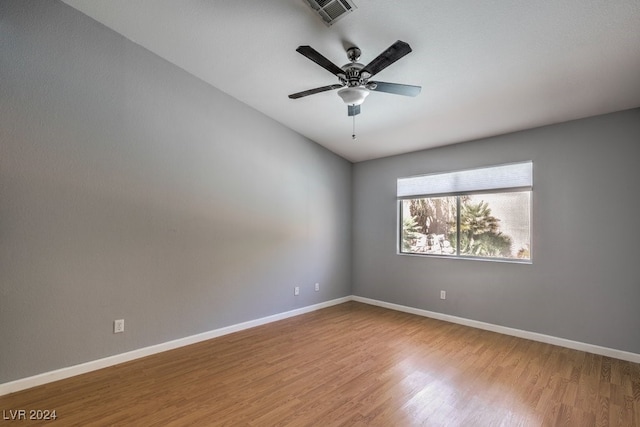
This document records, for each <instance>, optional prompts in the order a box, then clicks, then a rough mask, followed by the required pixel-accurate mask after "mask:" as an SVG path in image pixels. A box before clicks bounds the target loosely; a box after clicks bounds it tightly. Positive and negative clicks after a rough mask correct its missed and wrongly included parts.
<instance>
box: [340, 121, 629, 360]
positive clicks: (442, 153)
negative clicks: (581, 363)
mask: <svg viewBox="0 0 640 427" xmlns="http://www.w3.org/2000/svg"><path fill="white" fill-rule="evenodd" d="M639 144H640V110H639V109H635V110H630V111H625V112H621V113H616V114H611V115H606V116H600V117H595V118H590V119H585V120H579V121H574V122H569V123H564V124H560V125H554V126H548V127H544V128H539V129H534V130H529V131H524V132H518V133H513V134H509V135H504V136H499V137H494V138H489V139H485V140H481V141H474V142H470V143H464V144H458V145H453V146H448V147H442V148H438V149H432V150H426V151H421V152H417V153H412V154H406V155H401V156H396V157H390V158H385V159H380V160H373V161H368V162H363V163H357V164H355V165H354V175H353V194H354V206H353V233H354V234H353V242H352V244H353V254H354V255H353V263H354V264H353V271H352V274H353V280H354V282H353V293H354V295H359V296H363V297H368V298H374V299H378V300H382V301H387V302H392V303H397V304H402V305H406V306H410V307H417V308H421V309H425V310H431V311H435V312H439V313H445V314H450V315H454V316H460V317H464V318H468V319H474V320H479V321H483V322H489V323H493V324H498V325H504V326H508V327H512V328H518V329H522V330H527V331H532V332H538V333H543V334H548V335H552V336H556V337H561V338H566V339H570V340H576V341H580V342H585V343H591V344H596V345H601V346H606V347H611V348H615V349H619V350H626V351H631V352H634V353H640V308H639V307H640V274H639V273H638V265H640V244H639V242H640V227H639V226H638V220H639V218H640V216H639V212H640V197H639V196H638V184H640V166H639V163H638V157H639V155H640V148H639ZM522 160H533V162H534V163H533V167H534V190H533V199H532V200H533V209H532V210H533V211H532V221H533V222H532V232H533V238H532V240H533V242H532V256H533V264H531V265H522V264H509V263H501V262H491V261H472V260H460V259H441V258H426V257H417V256H404V255H397V254H396V230H397V202H396V199H395V186H396V178H398V177H403V176H409V175H415V174H424V173H431V172H440V171H449V170H458V169H466V168H473V167H477V166H485V165H493V164H501V163H509V162H516V161H522ZM441 289H443V290H446V291H447V299H446V300H440V299H439V291H440V290H441Z"/></svg>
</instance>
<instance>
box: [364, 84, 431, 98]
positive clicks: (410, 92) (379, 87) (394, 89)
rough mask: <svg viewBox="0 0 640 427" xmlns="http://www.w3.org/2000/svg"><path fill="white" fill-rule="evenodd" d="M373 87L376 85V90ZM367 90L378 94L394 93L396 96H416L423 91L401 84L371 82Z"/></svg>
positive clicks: (417, 87)
mask: <svg viewBox="0 0 640 427" xmlns="http://www.w3.org/2000/svg"><path fill="white" fill-rule="evenodd" d="M369 85H370V86H369ZM373 85H375V88H374V87H373ZM367 89H370V90H373V91H376V92H386V93H393V94H395V95H404V96H416V95H418V94H419V93H420V91H421V90H422V88H421V87H420V86H412V85H402V84H399V83H387V82H369V83H368V84H367Z"/></svg>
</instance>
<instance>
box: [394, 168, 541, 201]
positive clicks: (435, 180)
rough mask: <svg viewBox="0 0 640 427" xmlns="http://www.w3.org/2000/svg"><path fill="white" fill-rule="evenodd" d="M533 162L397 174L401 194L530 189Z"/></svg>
mask: <svg viewBox="0 0 640 427" xmlns="http://www.w3.org/2000/svg"><path fill="white" fill-rule="evenodd" d="M532 186H533V162H531V161H528V162H522V163H511V164H507V165H499V166H490V167H484V168H478V169H468V170H462V171H457V172H446V173H434V174H428V175H419V176H412V177H407V178H398V198H403V197H416V196H435V195H451V194H460V193H473V192H481V191H488V190H507V189H523V190H524V189H531V187H532Z"/></svg>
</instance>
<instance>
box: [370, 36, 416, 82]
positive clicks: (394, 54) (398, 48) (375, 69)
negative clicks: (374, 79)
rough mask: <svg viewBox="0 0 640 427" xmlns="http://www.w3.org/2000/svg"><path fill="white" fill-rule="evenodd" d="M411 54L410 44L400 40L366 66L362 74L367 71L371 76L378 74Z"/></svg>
mask: <svg viewBox="0 0 640 427" xmlns="http://www.w3.org/2000/svg"><path fill="white" fill-rule="evenodd" d="M409 52H411V46H409V44H408V43H405V42H403V41H401V40H398V41H397V42H395V43H394V44H392V45H391V46H389V48H388V49H387V50H385V51H384V52H382V53H381V54H380V55H378V57H377V58H376V59H374V60H373V61H371V62H369V63H368V64H367V65H365V67H364V68H363V69H362V70H361V72H364V71H366V72H367V73H369V74H371V76H373V75H375V74H378V73H379V72H380V71H382V70H384V69H385V68H387V67H388V66H389V65H391V64H393V63H394V62H396V61H397V60H398V59H400V58H402V57H403V56H405V55H406V54H408V53H409Z"/></svg>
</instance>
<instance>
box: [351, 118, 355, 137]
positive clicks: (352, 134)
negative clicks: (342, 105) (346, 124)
mask: <svg viewBox="0 0 640 427" xmlns="http://www.w3.org/2000/svg"><path fill="white" fill-rule="evenodd" d="M351 139H356V116H355V115H354V116H353V132H352V133H351Z"/></svg>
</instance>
